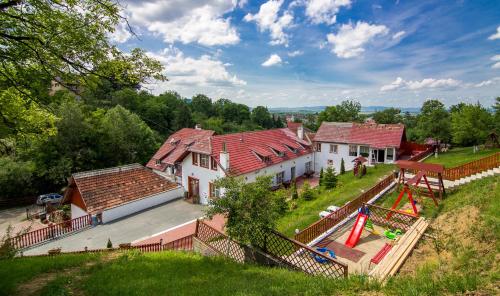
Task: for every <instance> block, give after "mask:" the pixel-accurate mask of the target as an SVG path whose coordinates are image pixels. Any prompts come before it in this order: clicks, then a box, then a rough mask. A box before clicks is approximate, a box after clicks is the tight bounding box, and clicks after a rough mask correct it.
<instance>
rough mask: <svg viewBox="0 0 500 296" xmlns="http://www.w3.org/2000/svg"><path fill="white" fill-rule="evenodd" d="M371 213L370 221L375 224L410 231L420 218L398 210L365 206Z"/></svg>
mask: <svg viewBox="0 0 500 296" xmlns="http://www.w3.org/2000/svg"><path fill="white" fill-rule="evenodd" d="M365 206H366V207H367V208H368V209H369V211H370V220H372V221H373V222H374V223H375V224H378V225H381V226H385V227H390V228H392V229H401V230H404V231H408V230H409V229H410V228H411V226H412V225H413V224H414V223H415V222H417V220H418V218H417V217H415V216H413V215H410V214H407V213H403V212H400V211H396V210H391V209H387V208H383V207H379V206H376V205H370V204H365Z"/></svg>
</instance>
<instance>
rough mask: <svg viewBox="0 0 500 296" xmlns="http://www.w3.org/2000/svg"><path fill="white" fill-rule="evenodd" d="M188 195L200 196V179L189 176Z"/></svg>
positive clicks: (191, 196) (190, 196)
mask: <svg viewBox="0 0 500 296" xmlns="http://www.w3.org/2000/svg"><path fill="white" fill-rule="evenodd" d="M188 183H189V186H188V195H189V198H193V197H198V196H200V180H198V179H196V178H191V177H188Z"/></svg>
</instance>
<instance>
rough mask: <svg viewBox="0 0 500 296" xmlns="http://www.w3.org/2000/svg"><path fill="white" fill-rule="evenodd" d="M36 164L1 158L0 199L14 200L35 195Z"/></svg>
mask: <svg viewBox="0 0 500 296" xmlns="http://www.w3.org/2000/svg"><path fill="white" fill-rule="evenodd" d="M34 175H35V164H34V163H33V162H31V161H16V160H15V159H14V158H12V157H1V158H0V188H2V190H0V197H3V198H13V197H23V196H27V195H30V194H34V193H35V190H34V188H33V186H32V185H33V179H34V177H35V176H34Z"/></svg>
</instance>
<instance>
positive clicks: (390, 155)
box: [386, 148, 394, 160]
mask: <svg viewBox="0 0 500 296" xmlns="http://www.w3.org/2000/svg"><path fill="white" fill-rule="evenodd" d="M386 157H387V160H394V148H387V156H386Z"/></svg>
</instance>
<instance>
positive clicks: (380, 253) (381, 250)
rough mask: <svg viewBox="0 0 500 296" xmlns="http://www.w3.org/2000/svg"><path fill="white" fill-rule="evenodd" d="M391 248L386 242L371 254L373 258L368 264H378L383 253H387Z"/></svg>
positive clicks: (382, 257)
mask: <svg viewBox="0 0 500 296" xmlns="http://www.w3.org/2000/svg"><path fill="white" fill-rule="evenodd" d="M391 249H392V245H390V244H388V243H386V244H385V245H384V246H383V247H382V249H380V251H378V253H377V254H376V255H375V256H373V258H372V259H371V260H370V266H371V264H372V263H373V264H379V263H380V261H382V259H384V257H385V255H387V253H389V251H390V250H391Z"/></svg>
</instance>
